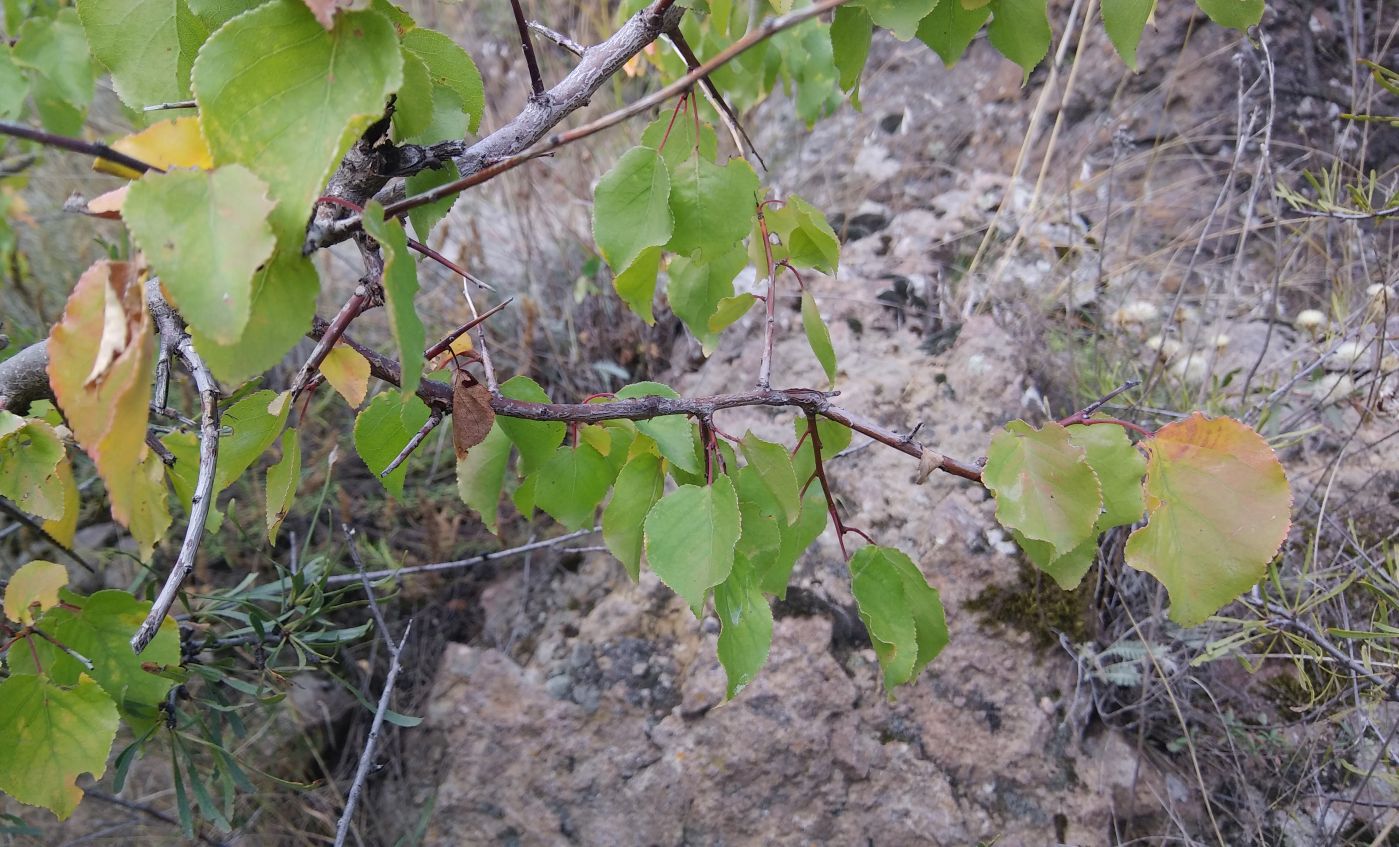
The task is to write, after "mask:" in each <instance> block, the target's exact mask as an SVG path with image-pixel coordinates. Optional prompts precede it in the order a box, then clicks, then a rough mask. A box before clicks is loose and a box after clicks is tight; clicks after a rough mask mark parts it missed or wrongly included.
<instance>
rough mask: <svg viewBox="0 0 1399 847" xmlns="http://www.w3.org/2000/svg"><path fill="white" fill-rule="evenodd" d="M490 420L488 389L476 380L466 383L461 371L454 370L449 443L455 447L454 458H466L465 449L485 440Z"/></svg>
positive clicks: (489, 427)
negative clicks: (455, 454)
mask: <svg viewBox="0 0 1399 847" xmlns="http://www.w3.org/2000/svg"><path fill="white" fill-rule="evenodd" d="M494 423H495V410H494V409H492V408H491V392H490V391H488V390H486V386H484V385H482V384H481V383H479V382H470V383H468V380H467V378H466V376H465V372H464V371H457V372H456V373H455V374H454V375H453V379H452V446H454V447H455V448H456V450H457V461H458V462H460V461H461V460H462V459H465V458H466V452H467V451H468V450H470V449H471V448H472V447H475V446H476V445H477V444H480V443H481V442H482V441H485V440H486V436H487V435H489V434H490V432H491V426H492V425H493V424H494Z"/></svg>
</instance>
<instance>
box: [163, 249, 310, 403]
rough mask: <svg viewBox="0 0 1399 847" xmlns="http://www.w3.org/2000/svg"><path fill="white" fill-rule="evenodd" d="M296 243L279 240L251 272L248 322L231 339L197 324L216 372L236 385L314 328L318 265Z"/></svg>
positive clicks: (199, 345) (198, 341)
mask: <svg viewBox="0 0 1399 847" xmlns="http://www.w3.org/2000/svg"><path fill="white" fill-rule="evenodd" d="M296 241H297V242H298V243H297V244H296V245H294V246H288V245H279V246H278V248H277V250H276V252H275V253H273V255H272V259H271V261H269V262H267V263H266V264H265V265H263V266H262V267H261V268H259V269H258V271H257V273H256V274H255V275H254V276H253V301H252V305H251V307H250V308H249V310H248V323H247V326H245V327H243V334H242V335H241V336H240V337H239V338H238V341H236V342H235V343H233V344H227V345H224V344H219V343H218V342H217V341H215V340H214V339H212V338H209V337H207V336H205V335H204V334H203V333H201V332H199V330H198V328H197V327H196V328H194V331H193V332H192V333H191V334H192V335H193V336H194V345H195V347H196V349H198V350H199V353H200V355H202V356H203V357H204V361H205V363H206V364H208V365H209V369H210V370H212V371H213V372H214V376H216V377H218V378H219V379H221V380H223V381H224V382H225V383H232V384H235V385H236V384H238V383H241V382H243V381H245V380H246V379H248V378H249V377H252V376H255V375H257V374H260V373H264V372H265V371H267V370H269V369H271V368H272V367H274V366H275V365H277V363H279V362H281V361H282V358H283V357H284V356H285V355H286V354H287V352H288V351H290V350H291V348H293V347H295V346H296V343H297V342H298V341H300V340H301V339H302V338H304V337H305V336H306V331H307V330H308V329H310V328H311V318H312V317H313V316H314V315H315V313H316V295H317V294H318V293H319V292H320V287H321V281H320V277H319V276H317V274H316V266H315V265H313V264H312V263H311V261H310V260H309V259H307V258H305V257H303V256H302V255H301V247H300V243H299V242H300V236H299V235H298V236H297V238H296Z"/></svg>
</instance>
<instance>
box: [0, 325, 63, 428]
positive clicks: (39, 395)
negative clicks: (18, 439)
mask: <svg viewBox="0 0 1399 847" xmlns="http://www.w3.org/2000/svg"><path fill="white" fill-rule="evenodd" d="M48 368H49V342H48V340H47V339H45V340H44V341H40V342H37V343H35V344H31V345H29V346H28V347H26V348H24V349H23V350H21V351H19V352H18V353H16V354H14V355H13V356H11V357H10V358H8V359H6V360H5V361H3V362H0V412H14V413H15V414H16V415H27V414H29V404H30V403H33V402H34V401H36V400H49V401H52V400H53V399H54V397H53V388H51V387H50V386H49V370H48Z"/></svg>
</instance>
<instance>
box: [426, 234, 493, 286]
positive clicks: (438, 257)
mask: <svg viewBox="0 0 1399 847" xmlns="http://www.w3.org/2000/svg"><path fill="white" fill-rule="evenodd" d="M408 246H409V247H411V248H413V249H414V250H417V251H418V252H419V253H422V254H423V255H424V256H427V257H428V258H429V259H431V260H433V261H434V262H436V263H437V264H439V265H441V266H442V267H444V268H446V269H447V270H449V271H451V272H452V273H454V274H456V275H457V276H460V277H463V278H465V279H469V280H471V281H472V282H473V283H475V284H476V287H477V288H484V289H486V290H487V291H495V286H493V285H491V284H490V283H488V282H486V281H485V280H483V279H481V278H479V277H477V276H476V275H475V274H473V273H471V272H470V271H468V270H466V269H465V268H463V267H462V266H461V265H458V264H457V263H456V262H453V261H452V260H451V259H448V258H447V257H446V256H444V255H442V254H441V253H439V252H437V251H436V250H434V249H432V248H431V247H429V246H427V245H426V244H424V243H422V242H421V241H417V240H415V239H412V238H410V239H408Z"/></svg>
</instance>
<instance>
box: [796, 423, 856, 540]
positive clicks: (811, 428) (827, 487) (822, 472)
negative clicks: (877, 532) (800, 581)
mask: <svg viewBox="0 0 1399 847" xmlns="http://www.w3.org/2000/svg"><path fill="white" fill-rule="evenodd" d="M806 434H807V435H808V436H810V437H811V455H812V459H813V461H814V462H815V470H814V471H812V473H811V479H808V480H807V481H806V485H808V486H809V485H811V481H812V480H817V481H819V482H820V483H821V492H822V493H823V494H825V495H826V511H827V512H829V513H830V515H831V522H832V523H833V524H835V528H836V541H837V542H839V543H840V554H841V555H842V556H844V557H845V560H846V561H847V562H848V561H850V553H849V552H847V551H846V549H845V536H846V533H854V534H856V535H858V536H860V537H861V538H863V539H865V540H866V541H868V542H869V543H871V544H873V543H874V539H873V538H870V536H869V533H867V532H865V531H864V530H863V529H859V528H857V527H853V526H847V525H846V524H845V522H844V521H842V520H841V519H840V509H838V508H836V499H835V495H834V494H832V493H831V483H830V480H828V479H826V466H825V463H824V462H823V461H822V459H821V433H820V431H819V430H818V429H817V427H816V414H815V413H814V412H807V413H806ZM802 494H803V495H805V494H806V487H805V486H803V488H802Z"/></svg>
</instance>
